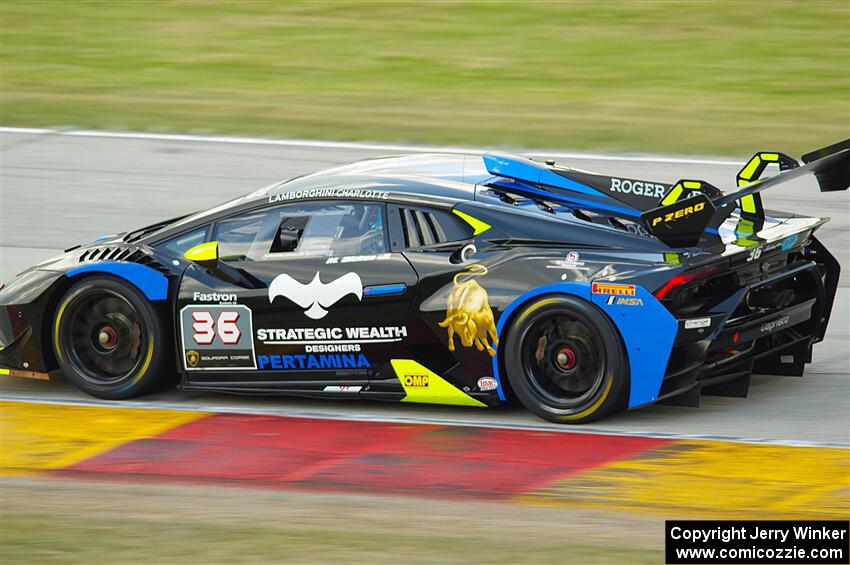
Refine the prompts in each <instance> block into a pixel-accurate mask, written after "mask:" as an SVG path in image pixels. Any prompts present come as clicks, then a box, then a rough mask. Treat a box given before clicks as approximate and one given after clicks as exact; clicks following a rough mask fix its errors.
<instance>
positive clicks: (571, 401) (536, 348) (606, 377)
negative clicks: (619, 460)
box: [502, 296, 629, 424]
mask: <svg viewBox="0 0 850 565" xmlns="http://www.w3.org/2000/svg"><path fill="white" fill-rule="evenodd" d="M502 351H504V365H505V369H506V372H507V376H508V380H509V381H510V383H511V387H512V388H513V391H514V393H515V394H516V395H517V397H518V398H519V400H520V402H522V403H523V405H525V407H526V408H528V409H529V410H531V411H532V412H534V413H535V414H537V415H538V416H540V417H542V418H545V419H547V420H550V421H552V422H562V423H574V424H578V423H584V422H590V421H592V420H596V419H599V418H601V417H603V416H606V415H608V414H611V413H612V412H615V411H617V410H621V409H623V408H624V407H625V406H626V401H627V396H628V388H629V387H628V361H627V359H626V356H625V351H624V348H623V345H622V342H621V340H620V336H619V334H618V333H617V331H616V329H615V328H614V326H613V324H612V323H611V321H610V320H609V319H608V318H607V317H606V316H605V315H604V314H603V313H602V312H600V311H599V310H597V309H596V307H594V306H593V305H592V304H589V303H587V302H585V301H583V300H580V299H577V298H573V297H568V296H550V297H545V298H541V299H539V300H537V301H535V302H533V303H531V304H529V305H528V306H527V307H526V308H525V309H524V310H523V311H522V312H520V313H519V314H518V315H517V316H516V318H515V319H514V321H513V323H512V325H511V327H510V330H509V331H508V334H507V338H506V339H505V343H504V348H503V349H502Z"/></svg>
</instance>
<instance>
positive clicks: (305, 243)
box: [213, 202, 387, 261]
mask: <svg viewBox="0 0 850 565" xmlns="http://www.w3.org/2000/svg"><path fill="white" fill-rule="evenodd" d="M213 240H215V241H218V242H219V249H220V254H221V255H222V258H223V259H225V260H226V259H228V258H231V259H235V260H253V261H261V260H271V259H278V258H283V257H286V256H321V257H332V256H343V255H374V254H379V253H384V252H386V251H387V245H386V237H385V235H384V206H383V204H373V203H366V202H356V203H354V202H352V203H348V202H327V203H323V202H322V203H313V204H293V205H288V206H283V207H280V208H275V209H272V210H263V211H260V212H252V213H249V214H245V215H242V216H238V217H236V218H232V219H229V220H224V221H221V222H219V223H218V224H217V225H216V229H215V232H214V233H213Z"/></svg>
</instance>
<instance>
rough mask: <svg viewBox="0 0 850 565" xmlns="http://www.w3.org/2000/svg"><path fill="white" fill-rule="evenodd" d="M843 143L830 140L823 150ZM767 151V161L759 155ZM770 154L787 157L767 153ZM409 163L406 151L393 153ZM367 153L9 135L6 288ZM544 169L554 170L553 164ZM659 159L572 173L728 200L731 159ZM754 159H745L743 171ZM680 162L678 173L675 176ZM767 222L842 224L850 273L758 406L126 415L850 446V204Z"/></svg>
mask: <svg viewBox="0 0 850 565" xmlns="http://www.w3.org/2000/svg"><path fill="white" fill-rule="evenodd" d="M832 141H834V140H824V145H826V144H827V143H829V142H832ZM755 149H758V148H754V150H755ZM764 149H781V147H770V148H764ZM395 152H399V151H395ZM386 153H388V151H387V150H386V148H380V149H375V148H370V147H359V146H357V145H356V144H343V145H339V146H335V145H333V144H315V143H305V144H299V143H287V144H266V143H234V142H215V141H210V140H206V141H198V140H195V141H192V140H183V141H178V140H169V139H144V138H115V137H101V136H88V135H83V136H79V135H67V134H62V133H41V132H29V133H28V132H9V131H2V132H0V281H3V282H8V281H9V280H10V279H11V278H12V277H13V276H14V274H15V273H17V272H18V271H20V270H21V269H23V268H24V267H26V266H28V265H31V264H34V263H36V262H38V261H40V260H42V259H46V258H48V257H50V256H52V255H54V254H56V253H57V252H59V251H61V249H62V248H64V247H69V246H71V245H74V244H76V243H80V242H84V241H90V240H92V239H94V238H96V237H98V236H100V235H104V234H109V233H114V232H118V231H124V230H126V229H128V228H135V227H140V226H142V225H145V224H149V223H152V222H154V221H157V220H161V219H164V218H168V217H172V216H176V215H179V214H184V213H188V212H191V211H194V210H197V209H202V208H206V207H209V206H211V205H214V204H216V203H219V202H221V201H224V200H227V199H229V198H232V197H234V196H237V195H240V194H242V193H246V192H249V191H251V190H254V189H256V188H259V187H261V186H264V185H265V184H268V183H270V182H273V181H276V180H280V179H284V178H288V177H291V176H294V175H298V174H303V173H307V172H312V171H316V170H319V169H321V168H324V167H327V166H329V165H333V164H336V163H340V162H346V161H352V160H357V159H361V158H364V157H369V156H373V155H379V154H386ZM536 155H539V156H546V153H545V152H538V153H536ZM653 159H654V158H653V157H651V156H650V157H643V158H639V159H634V158H629V157H625V158H622V159H620V158H617V157H612V156H593V155H585V156H574V157H572V158H570V159H568V160H567V159H559V162H562V163H564V164H569V165H571V166H574V167H577V168H581V169H586V170H596V171H599V172H604V173H608V174H613V175H623V176H628V177H632V178H647V179H654V180H659V181H666V182H673V181H676V180H678V179H680V178H685V177H687V178H698V179H703V180H707V181H709V182H711V183H713V184H716V185H717V186H721V187H727V188H728V187H730V186H732V180H733V179H734V175H735V173H736V171H737V167H736V166H735V165H732V164H731V163H729V161H730V160H729V159H724V160H722V161H721V160H717V161H716V162H712V161H711V160H698V161H696V162H694V163H683V162H675V160H670V159H664V158H659V160H658V161H654V160H653ZM745 159H746V156H744V157H742V159H741V161H742V162H743V161H744V160H745ZM671 161H672V162H671ZM765 202H766V205H767V207H768V208H775V209H778V210H786V211H791V212H796V213H800V214H805V215H812V216H831V217H832V221H831V222H830V223H829V224H827V225H826V226H825V227H824V228H822V229H821V230H820V232H819V236H820V237H821V239H822V240H824V241H825V242H826V244H827V246H828V247H829V248H830V249H831V250H832V252H833V253H834V254H836V256H837V257H838V259H839V261H840V262H841V264H842V265H843V266H845V270H844V272H843V273H842V276H841V288H840V289H839V294H838V297H837V299H836V304H835V308H834V310H833V315H832V321H831V324H830V329H829V332H828V334H827V339H826V340H825V341H824V342H823V343H821V344H819V345H818V346H816V348H815V353H814V363H813V364H812V365H810V366H809V368H808V370H807V372H806V376H805V377H803V378H795V377H768V376H756V377H754V379H753V383H752V386H751V387H750V395H749V397H748V398H745V399H739V398H722V397H703V399H702V406H701V407H700V408H698V409H695V408H685V407H675V406H654V407H650V408H646V409H642V410H639V411H635V412H630V413H625V414H621V415H618V416H615V417H612V418H609V419H606V420H604V421H602V422H599V423H597V424H594V425H592V426H582V427H578V428H567V427H563V426H556V425H554V424H549V423H547V422H544V421H542V420H539V419H538V418H536V417H535V416H533V415H531V414H530V413H528V412H526V411H525V410H524V409H522V408H520V407H513V408H507V409H499V410H478V409H469V408H453V407H442V406H414V405H409V404H404V405H401V404H398V405H396V404H382V403H372V402H358V403H354V402H346V401H331V400H328V401H317V400H304V399H292V398H244V397H233V396H224V395H210V394H195V393H192V394H189V393H178V392H176V391H168V392H162V393H158V394H155V395H152V396H148V397H144V398H141V399H138V400H134V401H130V402H128V403H127V404H130V405H133V406H140V407H142V406H150V407H153V406H159V407H175V408H182V409H190V410H191V409H197V410H201V409H205V410H222V411H235V412H261V413H274V414H282V415H301V416H315V417H330V418H344V419H365V420H375V419H377V420H389V421H420V422H422V421H424V422H429V421H430V422H443V423H456V424H465V425H473V424H474V425H485V426H488V425H489V426H509V427H520V428H547V429H552V428H557V429H562V430H564V431H573V430H574V431H582V432H588V431H605V432H609V433H618V434H636V435H646V434H648V435H657V436H667V435H672V436H676V437H717V438H725V439H738V440H744V441H766V442H776V443H784V444H801V445H807V444H814V445H833V446H847V445H848V444H850V356H848V341H850V336H848V318H849V317H848V310H850V307H848V299H849V298H850V289H848V273H847V270H846V266H847V265H848V256H850V246H848V231H849V229H848V226H849V224H850V214H849V213H848V194H847V193H846V192H844V193H826V194H820V193H818V190H817V187H816V185H815V182H814V180H813V179H811V178H807V179H802V180H800V181H795V182H792V183H789V184H788V185H787V186H780V187H777V188H775V189H773V190H771V191H769V192H768V193H767V195H766V197H765ZM0 392H1V393H2V398H3V399H6V400H15V399H18V400H23V399H29V400H42V401H45V400H47V401H53V402H62V403H97V402H99V401H97V400H96V399H93V398H91V397H88V396H86V395H85V394H83V393H80V392H78V391H77V390H76V389H74V388H73V387H72V386H71V385H69V384H68V383H66V382H64V381H63V380H61V378H60V379H58V380H54V381H51V382H42V381H30V380H25V379H11V378H8V377H6V378H4V379H3V380H2V381H0Z"/></svg>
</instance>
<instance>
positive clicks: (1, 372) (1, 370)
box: [0, 369, 9, 375]
mask: <svg viewBox="0 0 850 565" xmlns="http://www.w3.org/2000/svg"><path fill="white" fill-rule="evenodd" d="M8 374H9V369H0V375H8Z"/></svg>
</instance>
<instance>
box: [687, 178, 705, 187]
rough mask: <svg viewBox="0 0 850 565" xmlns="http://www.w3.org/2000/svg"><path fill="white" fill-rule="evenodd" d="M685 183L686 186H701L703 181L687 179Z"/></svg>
mask: <svg viewBox="0 0 850 565" xmlns="http://www.w3.org/2000/svg"><path fill="white" fill-rule="evenodd" d="M684 184H685V188H699V187H701V186H702V183H701V182H696V181H693V180H686V181H685V183H684Z"/></svg>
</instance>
